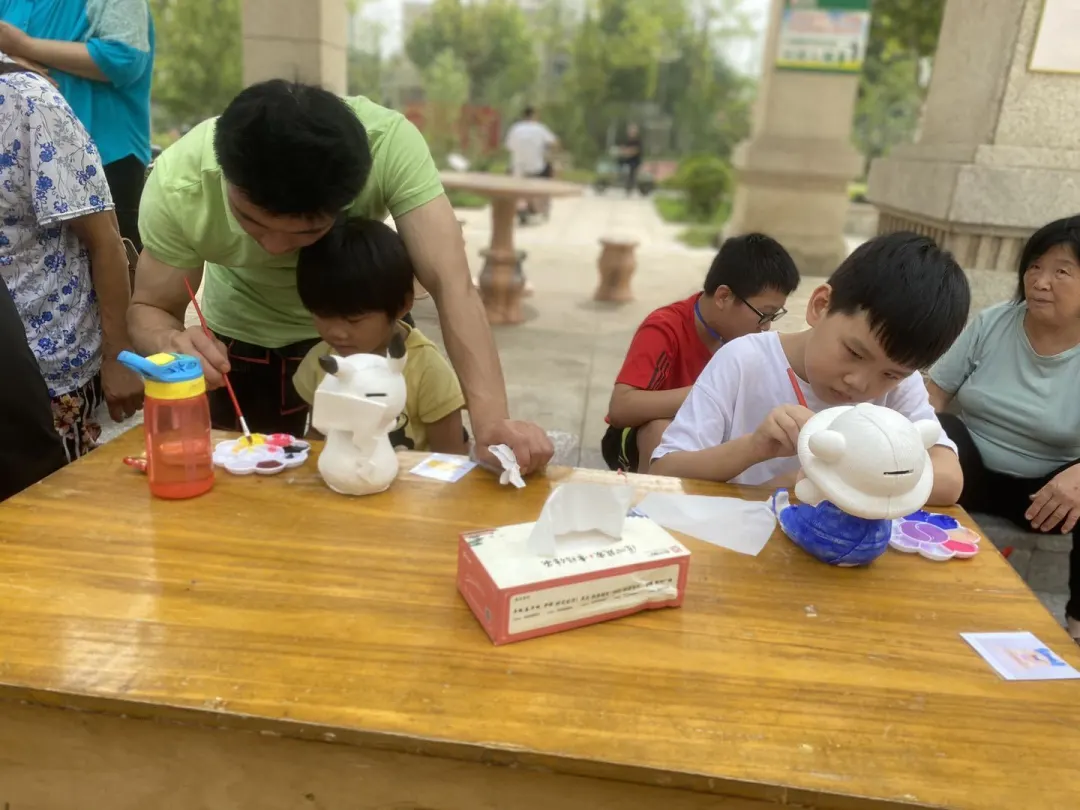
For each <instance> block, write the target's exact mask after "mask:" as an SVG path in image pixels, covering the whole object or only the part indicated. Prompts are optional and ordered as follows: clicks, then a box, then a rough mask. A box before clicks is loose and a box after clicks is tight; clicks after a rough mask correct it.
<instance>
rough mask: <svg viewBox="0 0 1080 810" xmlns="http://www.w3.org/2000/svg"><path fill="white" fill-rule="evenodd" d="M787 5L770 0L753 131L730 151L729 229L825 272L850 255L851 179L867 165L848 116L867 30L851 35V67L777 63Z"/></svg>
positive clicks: (808, 270)
mask: <svg viewBox="0 0 1080 810" xmlns="http://www.w3.org/2000/svg"><path fill="white" fill-rule="evenodd" d="M803 5H804V6H805V5H811V6H812V5H813V4H812V3H811V4H806V3H803ZM821 5H822V6H830V5H843V4H835V3H833V4H830V3H828V2H823V3H821ZM853 5H855V6H857V5H858V4H853ZM784 7H785V3H784V0H773V3H772V10H771V17H770V22H769V28H768V33H767V35H766V40H765V51H764V53H765V66H764V70H763V74H762V78H761V83H760V86H759V89H758V97H757V102H756V104H755V107H754V120H753V125H752V130H751V135H750V138H749V140H747V141H744V142H743V143H741V144H739V146H738V147H737V148H736V149H735V153H734V155H733V157H732V163H733V165H734V168H735V177H736V181H737V185H736V189H735V198H734V202H733V205H732V211H731V219H730V220H729V221H728V224H727V227H726V228H725V232H724V235H725V236H735V235H738V234H742V233H749V232H752V231H761V232H764V233H767V234H769V235H770V236H772V237H774V238H776V239H778V240H780V242H781V243H782V244H783V245H784V247H786V248H787V249H788V250H789V251H790V252H791V254H792V256H793V258H794V259H795V261H796V263H797V264H798V267H799V270H800V272H802V273H803V274H804V275H828V274H830V273H831V272H832V271H833V270H835V269H836V266H837V265H838V264H839V263H840V262H841V261H842V260H843V258H844V257H845V256H846V254H847V250H846V248H845V243H844V221H845V218H846V216H847V211H848V183H849V182H850V181H851V180H853V179H854V178H855V177H858V176H859V174H860V172H861V171H862V166H863V158H862V156H861V155H860V154H859V152H858V151H857V150H856V149H855V147H853V146H852V145H851V121H852V117H853V115H854V111H855V97H856V92H857V90H858V84H859V73H858V65H861V62H862V54H863V52H864V51H865V34H863V35H862V36H861V37H860V36H855V37H852V41H853V42H854V41H856V40H857V41H859V42H860V45H859V48H860V50H859V53H858V55H857V59H856V60H855V61H856V64H855V65H849V66H848V68H847V71H846V72H839V71H837V72H829V71H826V70H816V71H815V70H794V69H790V68H784V67H779V66H778V65H777V62H778V59H779V58H781V57H783V56H784V54H783V53H781V36H780V31H781V23H782V19H783V14H784ZM867 25H868V17H867Z"/></svg>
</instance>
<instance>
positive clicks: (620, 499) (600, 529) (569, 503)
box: [528, 484, 634, 557]
mask: <svg viewBox="0 0 1080 810" xmlns="http://www.w3.org/2000/svg"><path fill="white" fill-rule="evenodd" d="M633 498H634V488H633V487H631V486H618V487H612V486H604V485H602V484H563V485H562V486H561V487H559V488H558V489H556V490H555V491H554V492H552V493H551V495H550V496H549V497H548V499H547V502H546V503H545V504H544V508H543V509H542V510H541V512H540V517H539V518H537V520H536V525H535V526H534V527H533V530H532V533H531V534H530V535H529V543H528V548H529V552H530V553H532V554H535V555H536V556H538V557H554V556H555V554H556V550H557V544H558V542H559V540H560V538H563V539H566V540H571V539H578V538H574V537H573V535H581V534H583V533H590V534H591V535H592V536H593V539H594V540H597V539H598V540H600V541H602V542H603V541H607V542H610V541H611V540H618V539H619V538H621V537H622V534H623V525H624V524H625V523H626V513H627V511H628V510H629V509H630V501H632V500H633ZM597 534H599V535H600V537H599V538H597V537H596V535H597Z"/></svg>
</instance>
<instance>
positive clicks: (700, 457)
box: [649, 417, 766, 483]
mask: <svg viewBox="0 0 1080 810" xmlns="http://www.w3.org/2000/svg"><path fill="white" fill-rule="evenodd" d="M677 421H678V417H676V422H677ZM672 427H674V424H673V425H672ZM669 431H670V428H669ZM667 443H668V439H667V434H664V441H663V443H662V444H661V447H664V446H665V445H667ZM765 460H766V459H763V458H761V457H760V454H759V453H758V451H757V449H756V448H755V446H754V436H753V434H748V435H746V436H740V437H739V438H737V439H732V440H731V441H729V442H724V443H723V444H718V445H716V446H715V447H706V448H703V449H700V450H673V451H671V452H668V453H665V454H664V455H663V456H661V457H660V458H658V459H656V460H655V461H653V463H652V464H651V465H650V467H649V472H650V473H651V474H653V475H667V476H671V477H673V478H697V479H700V480H702V481H719V482H720V483H727V482H728V481H730V480H731V479H732V478H735V477H736V476H739V475H741V474H742V473H744V472H746V471H747V470H748V469H750V468H751V467H753V466H754V465H755V464H758V463H760V462H762V461H765Z"/></svg>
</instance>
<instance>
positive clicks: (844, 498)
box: [795, 403, 941, 520]
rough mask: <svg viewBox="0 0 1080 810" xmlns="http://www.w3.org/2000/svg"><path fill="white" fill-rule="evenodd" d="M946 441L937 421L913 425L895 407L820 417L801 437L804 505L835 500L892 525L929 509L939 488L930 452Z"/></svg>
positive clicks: (866, 406) (839, 410)
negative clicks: (929, 503)
mask: <svg viewBox="0 0 1080 810" xmlns="http://www.w3.org/2000/svg"><path fill="white" fill-rule="evenodd" d="M940 436H941V425H939V424H938V422H937V420H935V419H924V420H921V421H919V422H914V423H913V422H911V421H910V420H909V419H908V418H907V417H906V416H904V415H903V414H901V413H897V412H896V411H894V410H892V409H891V408H884V407H881V406H879V405H871V404H870V403H862V404H860V405H854V406H852V405H841V406H839V407H836V408H829V409H827V410H824V411H821V412H820V413H816V414H814V416H812V417H811V418H810V420H809V421H808V422H807V423H806V424H805V425H803V428H802V430H801V431H800V432H799V451H798V452H799V461H800V462H801V463H802V469H803V474H804V475H805V476H806V477H805V478H803V479H802V480H800V481H799V482H798V483H797V484H796V485H795V495H796V496H797V497H798V498H799V500H800V501H802V502H803V503H806V504H810V505H816V504H818V503H820V502H821V501H823V500H827V501H830V502H831V503H833V504H834V505H835V506H837V507H839V508H840V509H841V510H842V511H844V512H847V513H848V514H849V515H854V516H855V517H860V518H865V519H867V520H892V519H894V518H899V517H904V516H905V515H910V514H911V513H912V512H915V511H917V510H919V509H922V508H923V506H925V505H926V501H927V499H928V498H929V497H930V490H931V489H933V486H934V466H933V464H932V463H931V462H930V455H929V453H928V452H927V449H928V448H930V447H933V446H934V443H935V442H937V440H938V438H940Z"/></svg>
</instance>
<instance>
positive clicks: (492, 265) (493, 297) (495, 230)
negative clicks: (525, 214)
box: [480, 197, 525, 324]
mask: <svg viewBox="0 0 1080 810" xmlns="http://www.w3.org/2000/svg"><path fill="white" fill-rule="evenodd" d="M516 213H517V201H516V199H515V198H513V197H495V198H494V199H493V200H492V201H491V247H490V248H489V249H488V256H487V261H488V264H487V270H488V272H485V273H482V274H481V276H480V295H481V297H482V298H483V299H484V308H485V309H486V310H487V316H488V321H489V322H490V323H493V324H497V323H508V324H514V323H521V322H522V321H524V320H525V314H524V312H522V309H521V288H522V286H524V285H523V280H522V279H521V278H520V277H519V276H518V274H517V272H516V269H517V254H516V253H515V251H514V217H515V215H516Z"/></svg>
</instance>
